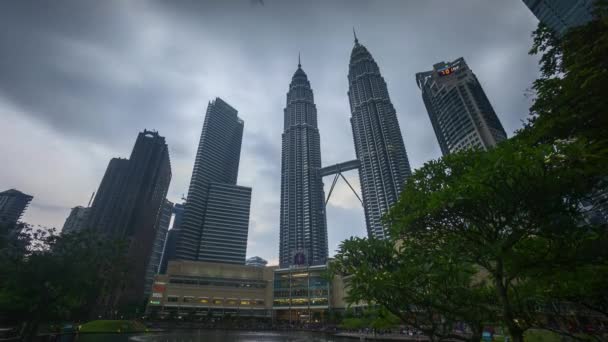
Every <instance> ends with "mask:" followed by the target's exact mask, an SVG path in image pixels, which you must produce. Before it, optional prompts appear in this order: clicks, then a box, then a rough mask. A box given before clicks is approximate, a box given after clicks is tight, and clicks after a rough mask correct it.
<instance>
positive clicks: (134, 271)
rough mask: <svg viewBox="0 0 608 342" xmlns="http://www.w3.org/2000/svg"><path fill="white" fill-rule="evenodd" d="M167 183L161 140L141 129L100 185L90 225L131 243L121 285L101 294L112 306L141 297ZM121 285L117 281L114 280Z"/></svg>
mask: <svg viewBox="0 0 608 342" xmlns="http://www.w3.org/2000/svg"><path fill="white" fill-rule="evenodd" d="M170 181H171V163H170V160H169V151H168V147H167V144H166V142H165V138H164V137H161V136H160V135H159V134H158V133H157V132H154V131H148V130H144V131H143V132H141V133H139V135H138V137H137V140H136V141H135V146H134V147H133V151H132V152H131V156H130V158H129V159H116V158H114V159H112V160H111V161H110V164H109V165H108V169H107V170H106V173H105V175H104V178H103V180H102V182H101V185H100V186H99V190H98V191H97V195H96V197H95V200H94V201H93V205H92V206H91V212H90V216H89V220H88V224H87V225H88V226H89V227H90V229H93V230H96V231H98V232H100V233H102V234H105V235H108V236H112V237H120V238H125V239H127V240H128V241H129V245H128V251H127V262H128V263H129V273H128V276H127V277H126V278H125V279H124V284H122V285H123V286H117V287H122V289H117V291H115V292H113V293H112V294H111V296H108V297H107V298H103V299H102V301H103V302H104V303H102V305H104V306H105V307H112V306H113V305H115V304H116V303H117V302H118V301H120V302H121V303H123V304H126V303H133V302H139V301H141V300H142V299H143V298H144V287H145V277H146V269H147V267H148V263H149V260H150V256H151V254H152V250H153V246H154V240H155V238H156V228H157V225H156V223H157V220H158V219H159V215H161V207H162V205H163V203H164V201H165V197H166V195H167V190H168V188H169V183H170ZM117 285H119V284H117Z"/></svg>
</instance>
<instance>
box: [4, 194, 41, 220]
mask: <svg viewBox="0 0 608 342" xmlns="http://www.w3.org/2000/svg"><path fill="white" fill-rule="evenodd" d="M33 198H34V196H31V195H28V194H24V193H23V192H21V191H19V190H15V189H10V190H6V191H3V192H0V226H4V227H9V228H11V227H14V226H15V225H16V224H17V222H18V221H19V220H20V219H21V216H22V215H23V213H24V212H25V209H26V208H27V206H28V205H29V204H30V202H31V201H32V199H33Z"/></svg>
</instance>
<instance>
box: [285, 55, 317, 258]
mask: <svg viewBox="0 0 608 342" xmlns="http://www.w3.org/2000/svg"><path fill="white" fill-rule="evenodd" d="M283 122H284V126H283V135H282V140H283V143H282V156H281V214H280V237H279V239H280V241H279V264H280V266H281V267H289V266H291V265H299V266H304V265H319V264H324V263H325V262H326V260H327V252H328V248H327V222H326V218H325V193H324V191H323V182H322V179H321V175H320V173H319V169H320V168H321V146H320V138H319V129H318V128H317V107H316V106H315V103H314V98H313V92H312V89H311V87H310V82H309V81H308V77H307V76H306V73H304V70H302V66H301V64H299V63H298V69H297V70H296V72H295V73H294V75H293V77H292V80H291V83H290V85H289V91H288V92H287V104H286V107H285V109H284V111H283Z"/></svg>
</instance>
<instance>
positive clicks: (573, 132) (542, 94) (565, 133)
mask: <svg viewBox="0 0 608 342" xmlns="http://www.w3.org/2000/svg"><path fill="white" fill-rule="evenodd" d="M595 16H596V20H594V21H592V22H591V23H589V24H588V25H584V26H580V27H577V28H574V29H572V30H570V31H569V32H568V33H566V35H565V36H564V37H562V38H561V39H560V38H558V37H557V36H556V35H555V34H554V33H553V32H551V31H550V30H549V29H548V28H547V27H545V26H543V25H539V28H538V29H537V30H536V31H535V32H534V43H533V46H532V49H531V50H530V53H531V54H542V56H541V59H540V66H541V68H540V70H541V75H542V76H541V78H539V79H538V80H536V81H535V82H534V85H533V90H534V91H535V93H536V98H535V99H534V104H533V105H532V108H531V114H532V118H531V120H530V121H529V122H528V125H527V132H526V133H527V134H529V135H531V136H532V138H533V139H534V140H536V141H540V142H550V141H553V140H554V139H571V138H575V137H576V138H579V139H581V138H582V139H586V140H588V141H589V142H590V143H600V144H601V145H603V146H604V148H605V144H606V128H607V127H608V116H607V115H605V112H606V105H607V104H608V102H607V101H608V100H607V99H608V86H607V85H606V79H608V58H606V56H608V6H607V5H606V2H601V1H597V9H596V12H595ZM596 146H599V145H596Z"/></svg>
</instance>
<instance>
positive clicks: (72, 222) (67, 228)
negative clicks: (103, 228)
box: [61, 206, 91, 234]
mask: <svg viewBox="0 0 608 342" xmlns="http://www.w3.org/2000/svg"><path fill="white" fill-rule="evenodd" d="M90 209H91V208H86V207H82V206H76V207H74V208H72V210H70V215H69V216H68V218H67V219H66V220H65V223H64V224H63V228H62V229H61V234H69V233H74V232H79V231H81V230H83V229H85V228H86V224H87V219H88V217H89V211H90Z"/></svg>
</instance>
